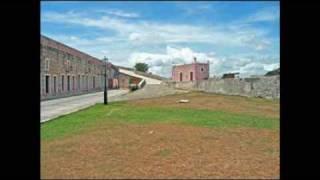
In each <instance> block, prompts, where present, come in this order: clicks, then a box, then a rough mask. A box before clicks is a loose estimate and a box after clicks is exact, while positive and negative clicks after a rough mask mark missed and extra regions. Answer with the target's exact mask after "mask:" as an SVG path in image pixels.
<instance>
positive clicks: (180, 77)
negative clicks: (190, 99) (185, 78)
mask: <svg viewBox="0 0 320 180" xmlns="http://www.w3.org/2000/svg"><path fill="white" fill-rule="evenodd" d="M180 81H182V72H181V73H180Z"/></svg>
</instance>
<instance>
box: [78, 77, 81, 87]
mask: <svg viewBox="0 0 320 180" xmlns="http://www.w3.org/2000/svg"><path fill="white" fill-rule="evenodd" d="M80 79H81V77H80V75H78V90H80V88H81V86H80V81H81V80H80Z"/></svg>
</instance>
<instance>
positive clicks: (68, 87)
mask: <svg viewBox="0 0 320 180" xmlns="http://www.w3.org/2000/svg"><path fill="white" fill-rule="evenodd" d="M67 90H68V91H70V76H68V77H67Z"/></svg>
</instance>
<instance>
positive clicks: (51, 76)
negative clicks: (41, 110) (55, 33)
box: [40, 36, 119, 100]
mask: <svg viewBox="0 0 320 180" xmlns="http://www.w3.org/2000/svg"><path fill="white" fill-rule="evenodd" d="M40 61H41V70H40V75H41V90H40V91H41V100H45V99H53V98H59V97H66V96H71V95H77V94H84V93H90V92H97V91H102V90H103V87H104V65H105V62H103V61H101V60H99V59H97V58H94V57H92V56H90V55H88V54H85V53H83V52H80V51H78V50H76V49H74V48H71V47H69V46H66V45H64V44H62V43H60V42H57V41H55V40H52V39H50V38H48V37H45V36H41V54H40ZM107 73H108V79H111V80H112V81H117V80H118V74H119V71H118V69H117V68H116V67H115V66H113V65H112V64H111V63H108V68H107ZM113 84H116V85H117V83H113ZM117 86H118V85H117ZM110 88H114V87H113V86H110Z"/></svg>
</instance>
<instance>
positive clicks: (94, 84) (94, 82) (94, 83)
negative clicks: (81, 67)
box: [92, 76, 96, 89]
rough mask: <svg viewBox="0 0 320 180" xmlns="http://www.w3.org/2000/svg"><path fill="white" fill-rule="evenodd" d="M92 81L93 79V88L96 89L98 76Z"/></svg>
mask: <svg viewBox="0 0 320 180" xmlns="http://www.w3.org/2000/svg"><path fill="white" fill-rule="evenodd" d="M92 81H93V82H92V83H93V85H92V86H93V89H95V88H96V77H94V76H93V78H92Z"/></svg>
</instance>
